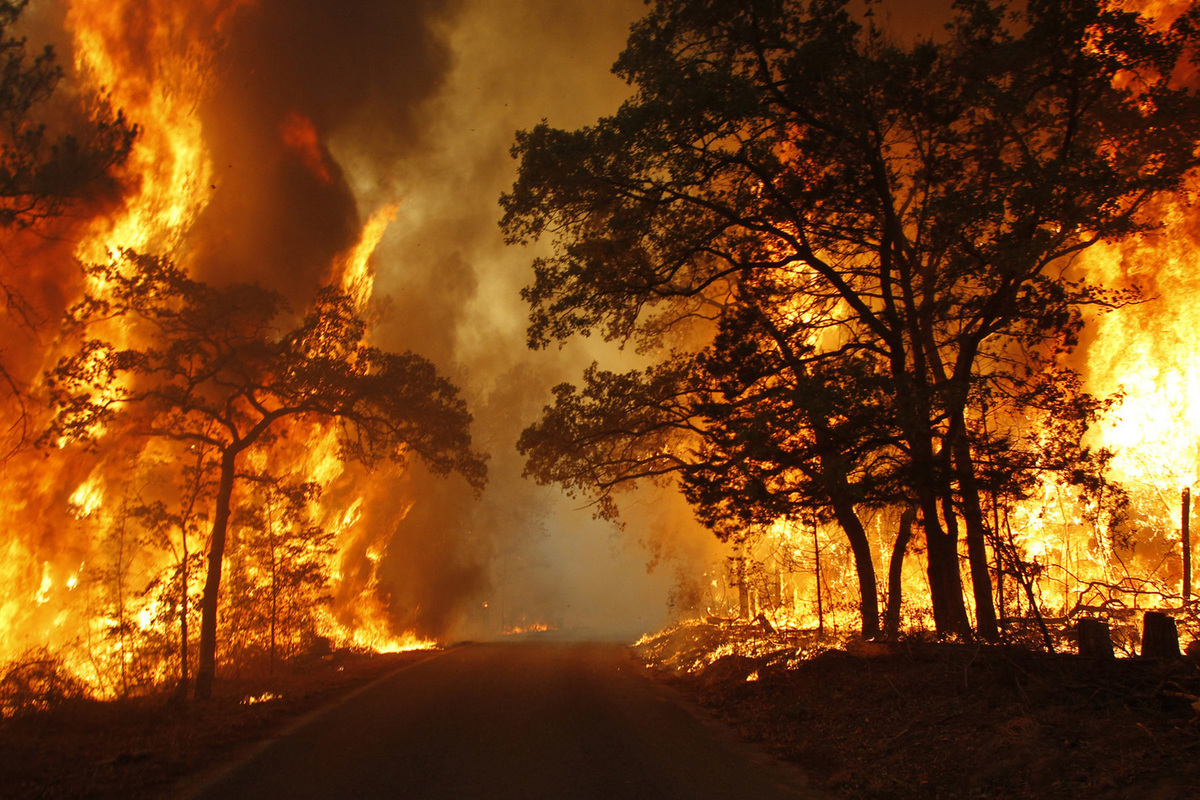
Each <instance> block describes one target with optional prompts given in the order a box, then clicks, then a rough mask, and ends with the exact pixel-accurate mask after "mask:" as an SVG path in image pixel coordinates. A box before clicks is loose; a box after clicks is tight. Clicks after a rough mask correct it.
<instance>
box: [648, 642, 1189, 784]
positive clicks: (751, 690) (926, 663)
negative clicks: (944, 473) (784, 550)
mask: <svg viewBox="0 0 1200 800" xmlns="http://www.w3.org/2000/svg"><path fill="white" fill-rule="evenodd" d="M722 635H725V636H726V637H727V638H728V639H730V640H733V643H732V644H731V643H729V642H726V643H725V644H724V647H725V650H726V651H729V650H733V651H741V652H750V653H751V654H750V655H740V654H736V653H735V652H730V653H729V654H727V655H724V656H721V657H719V658H717V659H716V660H714V661H712V662H711V663H710V664H708V665H707V666H701V667H699V668H696V669H695V670H694V671H688V670H687V669H684V668H682V665H683V664H690V665H691V666H692V667H696V666H697V662H696V660H695V656H696V653H698V652H700V650H702V649H703V648H713V647H714V646H715V647H718V648H719V647H721V643H720V642H719V641H718V640H719V639H720V638H721V636H722ZM739 637H741V639H740V641H738V640H739ZM675 638H676V640H677V641H675V642H673V643H672V645H671V646H670V647H668V646H666V645H664V644H663V643H662V642H659V643H657V645H649V646H643V647H641V648H639V652H640V654H641V655H642V656H643V658H645V659H646V660H648V661H650V662H651V663H656V664H657V665H659V668H658V671H657V674H658V675H659V677H660V678H661V679H662V680H665V681H667V682H669V683H671V684H672V685H674V686H675V687H676V688H677V689H678V690H679V691H681V692H682V693H683V694H684V695H685V696H687V697H689V698H690V699H691V700H692V701H694V702H696V703H697V704H699V705H701V706H703V707H704V708H706V709H708V710H709V712H710V713H712V714H714V715H715V716H717V717H718V718H720V719H722V720H723V721H725V722H726V723H727V724H729V725H731V726H733V727H734V728H735V729H736V730H738V731H739V732H740V733H741V734H742V735H743V736H745V737H746V738H747V739H750V740H752V741H754V742H756V743H758V744H759V745H761V746H762V747H763V748H765V749H766V750H768V751H769V752H770V753H772V754H773V755H775V756H776V757H778V758H781V759H783V760H787V761H792V762H795V763H796V764H798V765H799V766H800V767H801V769H802V770H804V772H805V773H806V774H807V775H808V776H809V778H810V780H811V781H812V783H813V785H815V786H818V787H821V788H824V789H827V790H830V791H833V792H836V793H839V794H842V795H844V796H847V797H854V798H866V799H875V798H878V799H880V800H882V798H946V799H947V800H949V798H1001V797H1002V798H1038V800H1042V799H1043V798H1077V797H1089V798H1139V800H1154V799H1158V800H1174V799H1175V798H1180V799H1182V798H1194V797H1197V796H1200V713H1198V710H1197V707H1195V706H1193V703H1194V702H1196V698H1197V696H1200V665H1198V663H1197V662H1196V661H1194V660H1189V659H1183V658H1181V659H1174V660H1169V661H1168V660H1161V661H1158V660H1153V661H1152V660H1140V659H1122V660H1110V661H1095V660H1089V659H1082V658H1079V657H1078V656H1073V655H1060V656H1049V655H1046V654H1041V653H1032V652H1029V651H1027V650H1021V649H1015V648H1001V647H983V646H974V645H970V646H968V645H944V644H941V645H939V644H918V643H908V644H901V645H898V646H895V647H890V648H883V647H879V648H873V649H872V650H871V651H870V652H867V651H866V649H865V648H864V649H861V650H860V654H858V655H851V654H850V653H847V652H845V651H844V650H827V651H825V652H816V653H815V654H814V651H815V650H819V648H814V647H813V645H812V643H811V642H805V641H796V640H788V638H787V637H785V636H782V635H779V636H776V637H774V638H776V639H777V640H778V641H777V642H776V645H775V646H772V641H771V640H772V637H770V636H755V635H754V634H753V633H748V632H747V629H745V628H742V629H740V630H737V631H734V632H728V631H727V632H726V633H725V634H722V633H721V632H720V631H716V632H714V631H712V630H709V631H707V632H702V633H700V634H695V635H690V636H684V637H680V636H678V635H677V636H676V637H675ZM680 639H686V640H687V641H680ZM698 639H700V640H703V647H701V646H700V645H698V644H697V640H698ZM751 639H753V640H754V642H753V644H752V646H749V647H746V646H742V645H744V644H745V643H746V641H748V640H751ZM688 647H691V648H693V651H694V652H692V653H690V654H689V655H687V656H686V657H684V658H678V657H677V656H671V655H670V653H676V654H678V653H679V652H680V651H686V650H687V648H688ZM717 652H720V650H717Z"/></svg>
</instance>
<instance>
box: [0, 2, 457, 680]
mask: <svg viewBox="0 0 1200 800" xmlns="http://www.w3.org/2000/svg"><path fill="white" fill-rule="evenodd" d="M247 5H248V4H247V3H244V2H240V1H239V0H233V1H231V2H203V3H193V4H183V3H177V2H166V3H154V4H146V3H142V2H134V3H112V2H107V0H106V1H105V2H88V1H87V0H81V1H80V2H70V3H68V4H66V8H65V29H66V33H67V34H68V35H69V36H70V39H71V42H70V48H69V49H70V52H73V54H74V59H75V70H74V73H73V74H74V75H76V76H77V79H78V86H77V87H75V91H77V92H78V94H79V95H80V96H82V97H97V98H101V101H102V103H103V105H102V106H101V108H104V109H107V108H111V109H120V110H121V112H122V113H123V114H124V115H125V118H126V119H128V120H131V121H132V122H133V124H135V125H136V126H137V128H136V134H137V136H136V139H135V140H134V143H133V146H132V149H131V150H130V151H129V152H128V156H127V157H126V158H125V159H124V163H123V165H122V166H120V167H119V169H118V171H117V175H116V178H117V182H118V185H119V187H120V198H119V199H117V200H114V201H113V203H112V204H111V205H106V206H104V207H102V208H98V209H95V210H94V212H92V213H91V214H90V215H79V214H78V213H76V214H73V215H72V217H69V218H66V219H65V220H54V219H49V220H46V221H38V222H36V223H35V224H33V225H31V226H29V227H27V228H25V229H18V230H15V231H12V232H10V233H8V234H6V235H7V236H8V237H9V239H10V241H11V242H12V244H10V245H8V246H7V247H8V248H9V249H10V252H11V249H12V248H13V247H14V246H21V247H28V248H29V254H30V255H29V257H30V258H37V259H39V269H38V273H37V276H36V277H37V280H38V281H40V282H41V285H37V286H36V289H37V291H36V292H30V293H29V302H33V301H34V300H36V299H38V296H39V295H41V294H49V295H50V296H51V297H53V298H54V301H53V303H52V304H51V305H50V306H49V307H48V308H39V309H38V313H39V314H45V315H46V316H47V317H48V318H50V319H53V317H54V316H55V315H56V314H62V313H63V312H65V311H66V310H67V309H68V308H70V307H72V306H74V305H76V304H77V303H78V302H79V301H80V300H81V298H84V297H86V298H88V302H95V303H101V304H104V303H109V304H111V303H115V302H118V301H117V300H116V298H115V296H114V294H113V292H114V290H115V286H116V284H117V283H119V282H120V276H118V274H117V273H105V272H102V271H97V270H91V271H90V272H89V273H88V275H87V278H86V281H84V280H81V276H80V273H79V270H78V263H83V264H103V263H108V262H110V261H113V260H120V259H121V258H122V256H121V255H120V254H122V253H124V254H133V253H137V254H140V255H147V256H165V257H169V258H170V259H172V260H174V261H175V262H176V263H177V264H178V266H179V267H180V268H181V269H182V270H184V271H185V272H186V273H191V274H194V275H199V276H203V274H204V270H205V269H206V267H205V266H204V264H203V263H202V262H201V261H199V260H198V259H199V258H200V257H201V256H200V255H199V254H202V253H203V252H205V251H210V250H212V249H214V248H220V247H221V244H220V242H219V241H214V240H213V237H214V236H215V235H217V234H216V233H215V232H213V231H211V230H209V231H207V232H205V231H202V230H200V228H198V222H199V221H200V220H202V219H203V218H204V215H205V213H206V211H207V210H208V208H209V206H210V203H211V201H212V199H213V197H214V195H215V194H216V192H217V190H218V183H219V181H220V179H218V178H217V177H216V168H215V166H214V162H213V148H212V146H211V144H210V143H209V141H208V140H207V137H208V135H209V134H208V132H207V131H206V124H208V123H210V122H211V120H212V119H213V115H214V114H218V113H220V108H219V106H220V104H219V103H217V104H215V105H214V103H213V96H212V92H213V88H214V83H215V82H216V81H217V80H218V79H219V78H220V77H222V76H221V66H220V59H221V48H222V47H223V41H224V37H225V36H226V34H227V32H228V26H229V25H230V24H231V23H232V21H233V20H234V19H236V17H237V15H238V14H239V13H240V12H241V11H242V10H243V8H245V7H246V6H247ZM214 108H216V109H217V110H216V111H214V110H213V109H214ZM275 130H276V136H277V139H276V141H274V142H266V143H264V144H263V145H262V152H260V153H250V154H247V155H249V157H251V158H274V159H288V158H294V159H296V160H297V161H298V162H299V163H300V164H301V165H302V166H303V167H304V168H305V169H306V170H307V171H308V172H309V173H310V175H311V176H312V178H313V179H314V180H315V181H316V182H317V184H319V185H320V186H329V185H330V184H332V183H333V181H334V179H335V176H334V175H333V174H332V173H331V167H330V166H329V164H328V155H327V153H326V151H325V150H324V144H323V143H322V142H321V141H320V139H319V134H318V132H317V130H316V128H315V127H314V124H313V122H312V121H311V120H310V119H309V118H308V117H306V116H304V115H302V114H300V113H298V112H291V113H289V114H287V115H286V116H285V117H284V118H283V119H282V120H281V122H280V124H279V126H278V127H277V128H276V129H275ZM394 217H395V206H394V205H387V206H385V207H383V208H381V209H379V210H377V211H375V213H374V215H373V216H372V217H371V218H370V219H369V221H367V222H366V223H365V224H364V225H363V226H362V230H361V235H360V237H359V239H358V241H357V242H355V243H348V244H349V246H346V247H344V248H343V249H342V250H341V252H339V253H336V254H334V255H333V257H332V258H330V259H329V260H328V261H327V263H326V266H325V268H324V272H325V275H324V276H318V279H320V280H324V281H326V282H328V283H329V284H331V285H332V286H334V287H338V288H339V290H340V292H342V293H343V294H344V295H346V296H347V297H348V298H349V299H350V301H351V308H352V309H353V312H354V313H357V314H359V315H367V314H369V313H371V310H370V309H371V303H372V253H373V251H374V249H375V248H376V246H377V245H378V243H379V241H380V239H381V238H382V236H383V234H384V232H385V230H386V228H387V226H388V223H389V221H390V220H391V219H393V218H394ZM200 227H203V226H200ZM124 258H125V259H126V262H125V268H128V267H130V266H131V265H132V264H133V261H132V260H131V257H130V256H129V255H127V256H124ZM126 276H128V273H126ZM114 278H116V279H117V280H116V282H114V280H113V279H114ZM6 282H7V279H6ZM50 287H52V289H53V291H52V292H47V291H46V290H47V289H48V288H50ZM318 288H319V287H318V283H317V281H316V280H314V281H313V282H311V283H310V284H309V285H307V286H302V285H300V284H299V283H297V282H296V281H295V280H294V279H290V280H289V284H288V285H287V289H288V291H289V293H290V294H289V296H290V297H293V298H297V299H300V300H302V301H303V302H308V301H309V300H311V298H312V297H313V294H314V293H315V292H316V291H317V289H318ZM19 290H20V287H19V286H16V287H15V289H13V291H19ZM12 296H13V295H11V294H10V299H11V297H12ZM10 307H11V304H10ZM8 322H9V323H10V324H11V323H12V320H9V321H8ZM17 322H18V323H19V322H20V321H19V320H18V321H17ZM13 329H14V330H17V331H18V333H20V332H21V330H20V326H19V325H16V326H14V328H13ZM89 333H90V334H93V335H99V336H100V337H101V338H103V339H104V340H105V342H106V345H105V348H104V349H102V350H101V351H98V352H97V355H96V359H103V358H104V357H106V355H107V354H109V353H113V352H116V351H117V350H119V349H121V348H132V349H135V350H136V349H137V348H151V347H154V346H155V345H156V344H157V343H158V342H156V340H153V339H148V338H147V336H149V335H153V332H152V330H151V329H149V328H147V327H145V326H144V325H143V326H142V327H141V328H139V327H138V325H137V324H136V323H135V322H134V321H133V319H132V317H130V318H126V317H124V316H112V315H108V317H107V318H105V319H98V320H97V322H96V324H95V326H94V327H93V328H91V329H90V330H89ZM369 337H370V333H369V332H364V334H363V335H362V336H360V338H359V339H358V340H357V342H356V345H357V346H358V348H359V350H360V352H364V353H365V352H366V351H364V350H362V348H363V347H365V346H366V341H367V339H368V338H369ZM46 338H47V337H45V336H34V335H27V336H23V337H22V339H23V340H25V341H27V342H28V343H29V347H28V351H27V352H22V353H18V354H15V357H14V354H13V353H12V352H11V351H10V352H8V353H6V356H7V357H9V358H10V359H11V361H10V362H6V364H5V368H6V370H8V371H9V373H10V374H11V375H12V377H13V380H16V381H20V382H28V383H30V384H32V385H36V384H37V383H38V381H37V380H36V374H37V371H39V370H42V369H50V368H52V367H53V366H54V363H55V361H56V360H58V359H61V358H64V357H66V355H68V354H69V351H68V349H67V348H69V347H70V345H71V343H70V341H69V340H67V339H66V338H60V339H58V340H54V339H53V337H50V341H45V340H46ZM349 357H350V358H351V359H352V360H353V358H354V355H353V354H351V355H350V356H349ZM95 363H97V364H98V363H99V361H96V362H95ZM90 368H91V367H89V369H90ZM144 380H145V378H141V379H138V378H135V377H133V376H129V377H126V378H121V379H118V381H117V382H115V383H113V384H112V386H111V388H110V389H108V390H104V391H106V392H108V394H107V396H104V395H103V393H102V394H100V395H97V394H95V393H93V398H94V399H95V398H97V397H99V400H98V402H105V401H108V402H109V403H115V404H116V408H117V410H125V409H126V408H127V407H128V404H129V402H130V398H131V397H133V396H134V395H136V391H134V390H135V388H136V387H137V386H138V383H139V381H141V382H144ZM36 392H37V390H36V389H35V391H34V392H33V394H36ZM31 396H32V395H31ZM12 400H13V401H14V402H13V403H12V404H11V407H9V411H8V412H7V413H10V414H17V413H24V414H25V415H26V417H22V419H23V420H24V422H23V424H24V426H25V428H24V429H22V430H18V429H17V428H14V429H13V432H14V434H16V435H18V436H25V437H26V438H29V436H31V435H36V434H29V433H25V432H23V430H28V431H36V429H38V428H41V427H43V426H45V425H46V424H47V422H48V418H46V417H45V412H39V411H37V410H36V409H34V408H32V407H31V406H30V405H25V406H20V405H18V404H17V403H18V402H23V401H24V400H25V398H24V396H23V395H22V396H19V397H14V398H12ZM252 402H258V401H253V400H252ZM267 402H274V403H275V406H273V407H270V408H268V409H267V410H269V411H271V412H272V413H278V408H277V406H278V404H279V402H280V401H278V400H276V401H267ZM22 408H23V411H22ZM108 424H109V423H107V422H101V421H100V420H99V419H98V418H97V420H95V421H94V422H93V423H91V424H90V425H89V426H88V427H87V430H86V431H84V434H85V435H86V437H87V438H90V439H91V440H92V442H93V445H92V446H91V447H90V448H88V449H87V450H86V451H84V450H82V449H81V447H80V446H79V444H78V443H76V442H75V441H74V439H75V438H77V437H75V436H60V437H58V438H57V441H56V442H55V443H54V444H55V446H54V447H53V449H50V450H48V451H41V450H39V449H38V448H30V447H28V446H25V447H23V448H21V449H17V450H15V452H14V454H13V455H12V456H11V457H10V458H9V460H8V462H7V463H6V465H5V472H6V477H5V486H6V489H5V494H6V496H5V498H4V502H3V507H4V511H3V512H2V513H3V517H4V525H5V530H6V535H5V540H4V546H3V550H4V556H5V557H4V567H3V571H4V575H3V577H4V584H5V590H4V593H3V595H2V596H0V630H3V631H4V636H3V637H0V662H4V663H8V662H13V661H20V660H21V659H22V658H25V657H29V656H28V654H29V653H32V652H35V651H36V652H41V653H50V654H53V656H54V657H55V658H58V659H61V663H62V664H63V667H64V668H65V670H66V672H67V676H68V677H69V679H70V680H75V681H78V682H80V683H81V684H83V685H85V686H86V687H88V691H89V692H91V693H94V694H96V695H98V696H116V695H122V696H124V695H128V694H131V693H137V692H140V691H143V690H145V689H148V688H153V687H156V686H162V685H164V684H169V683H171V682H172V681H174V680H178V679H179V678H180V677H184V678H186V677H189V676H190V675H191V674H194V672H195V669H196V667H195V665H194V659H195V657H196V651H195V649H194V648H195V640H194V638H193V637H195V635H196V632H197V631H198V630H199V629H200V611H201V605H202V597H203V595H204V593H205V592H204V583H205V569H204V567H203V559H204V556H205V553H206V551H207V550H208V549H209V546H208V543H207V542H208V538H209V528H210V527H211V525H212V520H213V508H212V503H213V491H214V489H215V481H216V473H215V472H214V469H215V468H216V461H215V460H214V451H213V450H212V449H211V447H210V446H209V445H207V444H205V441H206V436H199V437H196V436H192V437H190V438H189V437H183V436H178V434H182V433H184V431H183V430H175V431H167V432H166V433H167V434H168V435H167V436H165V437H163V436H149V437H147V436H134V437H132V438H129V437H127V436H126V435H124V434H122V433H114V432H113V431H111V430H109V428H108ZM344 430H345V428H344V424H343V423H339V422H337V421H335V420H329V421H322V420H320V419H316V418H312V417H311V416H310V417H297V418H296V419H295V420H294V421H292V422H286V421H285V424H284V425H281V426H278V429H277V430H274V431H272V433H271V438H270V440H269V441H267V442H265V443H264V446H258V447H256V448H254V449H251V450H249V451H248V452H247V453H246V456H245V458H244V459H243V461H242V464H241V466H240V469H241V470H242V471H244V472H245V473H246V474H247V475H250V476H251V477H250V478H247V479H243V480H244V483H245V488H244V490H243V491H242V492H241V495H240V496H238V495H234V502H235V504H236V505H235V506H234V507H233V508H232V509H231V511H232V514H231V518H230V519H231V522H230V534H229V535H230V539H229V545H228V552H227V554H226V556H225V566H224V572H225V578H224V583H225V586H224V587H223V589H222V593H221V609H222V610H221V612H220V613H221V618H222V623H221V627H220V629H219V634H218V635H219V637H220V641H219V643H218V649H219V650H220V651H221V653H222V655H221V658H222V659H229V660H231V661H234V662H247V663H248V662H250V661H255V660H257V661H262V660H264V659H266V660H269V661H270V662H271V663H272V664H274V662H275V661H277V660H283V659H286V658H289V657H291V656H294V655H296V654H298V653H301V652H307V651H308V650H311V649H312V648H313V647H314V643H315V646H318V647H329V646H331V645H332V646H334V647H350V648H360V649H369V650H373V651H377V652H396V651H400V650H406V649H413V648H429V647H434V646H436V643H435V642H433V641H432V640H431V639H430V638H429V637H428V636H419V635H417V634H416V633H414V632H405V631H399V632H397V631H393V630H392V629H391V626H390V624H389V619H388V611H387V607H386V596H385V595H383V594H381V592H383V591H384V590H383V589H381V588H380V587H379V585H378V576H377V574H376V567H377V564H378V561H379V556H380V554H381V553H382V552H383V551H385V550H386V548H387V544H388V538H389V536H390V530H392V529H389V528H388V527H387V523H386V522H385V523H384V524H383V525H380V524H379V522H378V521H376V520H370V519H364V518H363V517H364V515H363V512H362V508H361V507H362V504H363V502H364V500H368V501H369V499H370V498H371V496H372V495H373V494H379V493H381V492H384V493H386V492H390V491H394V488H393V487H394V485H395V483H396V481H397V475H398V474H400V473H399V472H398V469H402V468H397V467H385V468H382V469H378V470H375V471H373V472H368V471H366V470H362V469H356V468H354V467H352V466H350V465H348V464H347V462H346V461H345V459H344V458H343V455H344V452H343V449H344V447H345V445H344V443H343V442H341V441H340V438H341V437H340V434H341V433H344ZM21 444H22V443H21V442H18V443H17V445H18V446H19V445H21ZM24 444H25V445H28V442H25V443H24ZM399 456H400V457H402V456H403V453H402V452H401V453H399ZM409 505H411V502H410V503H409ZM402 517H403V514H401V518H402ZM392 524H393V525H394V521H393V523H392ZM189 639H191V640H192V641H191V645H192V649H191V650H190V652H189V647H188V644H189V642H188V640H189ZM201 657H202V658H203V656H201ZM189 661H192V662H193V663H192V664H191V665H190V666H189V665H188V664H187V662H189ZM202 666H203V664H202Z"/></svg>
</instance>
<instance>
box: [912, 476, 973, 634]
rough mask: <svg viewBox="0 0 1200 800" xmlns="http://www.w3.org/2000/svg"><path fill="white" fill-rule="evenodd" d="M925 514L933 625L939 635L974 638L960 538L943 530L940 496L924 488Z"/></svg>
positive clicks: (922, 502)
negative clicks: (960, 561)
mask: <svg viewBox="0 0 1200 800" xmlns="http://www.w3.org/2000/svg"><path fill="white" fill-rule="evenodd" d="M922 494H923V495H924V497H922V501H921V516H922V518H923V519H924V521H925V542H926V544H927V546H928V555H929V567H928V572H927V574H928V576H929V596H930V599H931V600H932V601H933V624H934V628H935V629H936V630H937V632H938V634H939V635H942V636H960V637H963V638H964V639H969V638H971V624H970V622H969V621H968V620H967V606H966V604H965V602H964V601H963V586H962V576H961V575H960V573H959V569H958V540H957V537H955V536H954V535H952V534H950V533H947V532H946V531H944V530H942V526H941V523H940V522H939V521H938V503H937V498H936V497H934V496H933V493H932V492H929V491H927V490H923V491H922Z"/></svg>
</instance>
